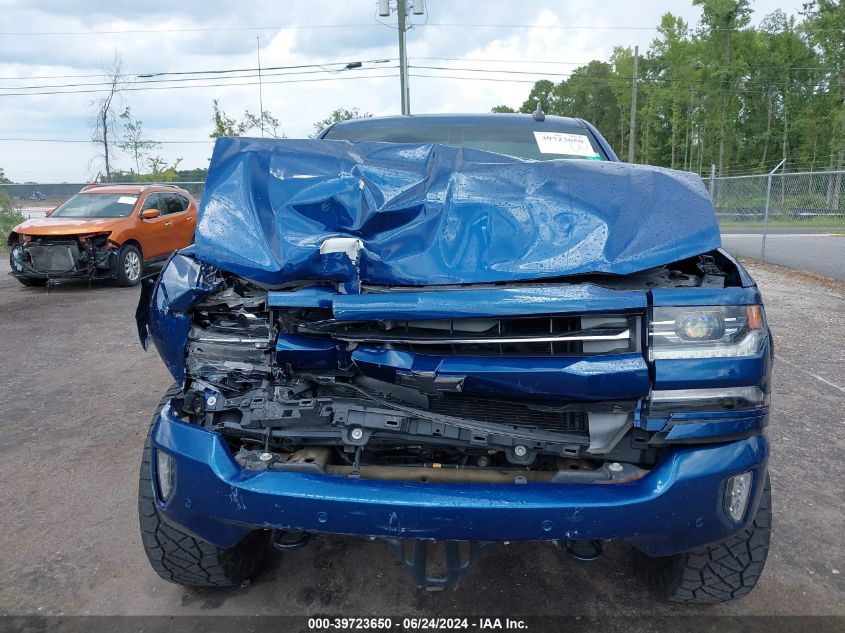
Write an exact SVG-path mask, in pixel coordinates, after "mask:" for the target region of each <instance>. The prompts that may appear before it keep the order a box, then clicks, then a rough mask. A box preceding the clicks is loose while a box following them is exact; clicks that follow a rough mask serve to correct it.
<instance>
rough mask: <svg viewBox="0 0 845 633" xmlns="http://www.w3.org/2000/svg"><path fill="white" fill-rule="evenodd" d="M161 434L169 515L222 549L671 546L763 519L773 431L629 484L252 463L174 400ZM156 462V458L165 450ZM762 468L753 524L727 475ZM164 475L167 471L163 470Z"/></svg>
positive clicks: (708, 448) (662, 552)
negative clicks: (341, 537)
mask: <svg viewBox="0 0 845 633" xmlns="http://www.w3.org/2000/svg"><path fill="white" fill-rule="evenodd" d="M152 443H153V447H154V448H156V449H164V450H165V451H167V452H168V453H170V454H171V456H172V457H173V458H174V460H175V473H176V476H175V487H174V489H173V492H172V493H171V494H170V497H169V498H168V500H167V503H161V502H159V509H160V512H161V514H162V516H163V517H164V519H165V520H166V521H168V522H172V523H174V524H175V525H178V526H179V527H180V528H181V529H183V530H185V531H187V532H190V533H193V534H195V535H197V536H199V537H200V538H202V539H205V540H207V541H210V542H211V543H214V544H215V545H217V546H218V547H223V548H227V547H231V546H233V545H235V544H236V543H237V542H238V541H240V540H241V539H242V538H243V537H244V536H245V535H246V534H247V533H248V532H250V531H252V530H254V529H271V528H277V529H288V530H302V531H309V532H324V533H336V534H354V535H362V536H374V537H383V538H413V539H436V540H470V541H519V540H525V541H531V540H545V541H548V540H567V539H568V540H612V539H618V540H624V541H627V542H629V543H630V544H632V545H634V546H635V547H637V548H638V549H640V550H642V551H643V552H644V553H646V554H648V555H650V556H666V555H670V554H674V553H678V552H681V551H684V550H688V549H691V548H694V547H698V546H701V545H705V544H707V543H711V542H717V541H721V540H724V539H725V538H727V537H729V536H731V535H732V534H734V533H736V532H738V531H739V530H741V529H742V528H743V527H744V526H745V524H746V523H747V522H749V521H750V520H751V518H752V517H753V515H754V512H755V510H756V507H757V504H758V502H759V499H760V495H761V494H762V490H763V484H764V480H765V471H766V462H767V459H768V442H767V441H766V438H765V436H763V435H754V436H752V437H749V438H746V439H742V440H737V441H734V442H729V443H724V444H715V445H703V446H696V447H684V448H678V449H677V450H676V451H674V452H672V453H671V454H670V455H669V456H668V457H667V458H666V459H664V460H663V461H661V462H660V463H659V464H658V465H657V466H656V467H655V468H654V469H652V470H651V471H650V472H649V474H648V475H646V476H645V477H643V478H641V479H639V480H636V481H632V482H628V483H617V484H546V483H528V484H509V485H493V484H460V485H459V484H418V483H408V482H397V481H375V480H365V479H352V478H346V477H339V476H335V475H319V474H305V473H293V472H271V471H262V472H253V471H247V470H244V469H242V468H241V467H240V466H239V465H238V464H237V463H236V462H235V461H234V459H233V458H232V455H231V453H230V451H229V449H228V447H227V445H226V444H225V442H224V441H223V439H222V437H221V436H220V435H219V434H218V433H215V432H212V431H208V430H206V429H203V428H201V427H198V426H194V425H190V424H186V423H184V422H181V421H180V420H178V419H177V418H176V417H174V416H173V414H172V413H171V409H170V407H169V406H165V407H164V408H163V409H162V411H161V412H160V414H159V416H158V418H157V419H156V421H155V423H154V426H153V430H152ZM153 464H155V459H153ZM749 470H751V471H753V472H754V480H753V489H752V497H751V502H750V503H749V507H748V510H747V511H746V514H745V518H744V519H743V522H742V523H741V524H736V523H733V522H731V521H730V520H729V519H728V517H727V516H726V515H725V513H724V510H723V499H724V485H725V479H726V478H727V477H729V476H731V475H733V474H738V473H742V472H745V471H749ZM153 480H155V477H153Z"/></svg>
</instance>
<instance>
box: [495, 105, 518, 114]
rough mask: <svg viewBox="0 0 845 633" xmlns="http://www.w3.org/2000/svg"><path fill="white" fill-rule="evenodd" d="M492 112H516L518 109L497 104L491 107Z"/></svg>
mask: <svg viewBox="0 0 845 633" xmlns="http://www.w3.org/2000/svg"><path fill="white" fill-rule="evenodd" d="M490 112H496V113H499V114H513V113H514V112H516V110H514V109H513V108H512V107H510V106H507V105H497V106H493V107H492V108H490Z"/></svg>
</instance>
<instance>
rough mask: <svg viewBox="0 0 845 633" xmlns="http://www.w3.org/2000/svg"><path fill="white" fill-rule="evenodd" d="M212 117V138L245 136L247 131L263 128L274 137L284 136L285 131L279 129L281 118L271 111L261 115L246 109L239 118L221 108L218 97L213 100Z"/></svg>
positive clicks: (263, 131) (264, 132)
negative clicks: (231, 115)
mask: <svg viewBox="0 0 845 633" xmlns="http://www.w3.org/2000/svg"><path fill="white" fill-rule="evenodd" d="M211 108H212V118H211V121H212V123H214V130H213V131H212V132H211V134H210V135H209V136H210V137H211V138H218V137H220V136H244V135H245V134H247V132H252V131H253V130H261V132H262V133H263V134H266V135H268V136H271V137H272V138H284V137H285V135H284V133H283V132H280V131H279V119H277V118H276V117H274V116H273V115H272V114H270V112H268V111H267V110H264V111H262V112H261V114H260V115H257V114H253V113H252V112H250V111H249V110H245V111H244V114H243V117H242V118H241V119H240V121H239V120H237V119H235V118H233V117H230V116H229V115H227V114H226V113H225V112H224V111H223V110H222V109H221V108H220V104H219V102H218V101H217V99H214V100H212V102H211Z"/></svg>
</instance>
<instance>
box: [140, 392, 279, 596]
mask: <svg viewBox="0 0 845 633" xmlns="http://www.w3.org/2000/svg"><path fill="white" fill-rule="evenodd" d="M178 394H179V387H177V386H176V385H174V386H172V387H171V388H170V389H168V390H167V393H165V394H164V397H163V398H162V400H161V402H160V403H159V405H158V407H157V408H156V415H158V412H159V411H161V409H162V407H163V406H164V405H165V404H166V403H167V402H169V401H170V399H171V398H172V397H174V396H176V395H178ZM155 417H156V416H155V415H154V416H153V420H155ZM150 429H152V425H150ZM150 454H151V450H150V435H149V433H147V440H146V442H145V443H144V455H143V458H142V459H141V474H140V478H139V482H138V517H139V520H140V524H141V541H142V543H143V545H144V551H145V552H146V554H147V558H148V559H149V561H150V565H152V568H153V569H154V570H155V571H156V572H157V573H158V575H159V576H161V577H162V578H164V579H165V580H169V581H170V582H174V583H177V584H180V585H188V586H192V587H229V586H232V585H240V584H242V583H243V582H244V581H246V580H248V579H249V578H250V576H252V574H253V573H255V571H256V569H257V568H258V566H259V564H260V563H261V560H262V558H263V557H264V554H265V552H266V551H267V548H268V541H269V539H268V534H267V533H266V532H262V531H257V532H253V533H251V534H250V535H248V536H247V537H246V538H244V540H243V541H241V542H240V543H238V544H237V545H235V546H234V547H232V548H229V549H220V548H219V547H216V546H215V545H212V544H211V543H209V542H207V541H204V540H202V539H200V538H197V537H196V536H191V535H190V534H186V533H185V532H183V531H181V530H180V529H178V528H176V527H174V526H172V525H169V524H167V523H165V522H164V519H162V517H161V515H160V514H159V512H158V507H157V506H156V501H155V497H154V496H153V495H154V493H153V482H152V473H151V470H150Z"/></svg>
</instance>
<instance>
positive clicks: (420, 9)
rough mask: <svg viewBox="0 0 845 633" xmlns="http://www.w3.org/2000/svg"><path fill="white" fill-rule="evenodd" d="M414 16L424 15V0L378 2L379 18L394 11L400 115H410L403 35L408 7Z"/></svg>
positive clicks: (409, 90)
mask: <svg viewBox="0 0 845 633" xmlns="http://www.w3.org/2000/svg"><path fill="white" fill-rule="evenodd" d="M409 3H410V7H411V11H412V12H413V14H414V15H423V14H424V13H425V0H395V4H394V2H391V1H390V0H379V3H378V14H379V16H381V17H383V18H384V17H388V16H390V12H391V10H394V11H396V16H397V26H398V27H399V28H398V29H397V30H398V31H399V90H400V91H401V92H400V96H401V103H402V114H411V88H410V85H409V82H408V56H407V54H406V52H405V33H406V31H407V30H408V5H409Z"/></svg>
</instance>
